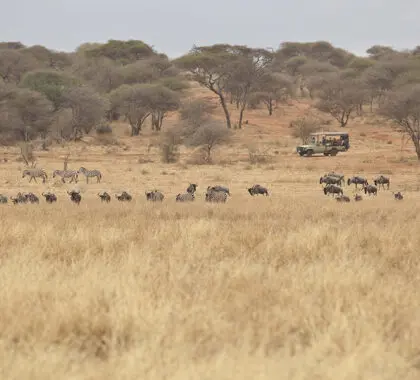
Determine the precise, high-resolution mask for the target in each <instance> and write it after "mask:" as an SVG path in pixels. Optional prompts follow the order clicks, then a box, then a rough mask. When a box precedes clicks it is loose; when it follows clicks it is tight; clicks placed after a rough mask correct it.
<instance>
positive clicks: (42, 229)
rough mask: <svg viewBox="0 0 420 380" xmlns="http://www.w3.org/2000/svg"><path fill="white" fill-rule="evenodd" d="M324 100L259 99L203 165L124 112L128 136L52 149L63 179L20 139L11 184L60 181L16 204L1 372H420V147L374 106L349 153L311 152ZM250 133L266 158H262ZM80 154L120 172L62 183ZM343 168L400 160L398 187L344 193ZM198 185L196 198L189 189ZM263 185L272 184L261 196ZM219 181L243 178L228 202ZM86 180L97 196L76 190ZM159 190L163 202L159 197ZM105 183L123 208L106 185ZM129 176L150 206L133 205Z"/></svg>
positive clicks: (55, 375) (6, 239)
mask: <svg viewBox="0 0 420 380" xmlns="http://www.w3.org/2000/svg"><path fill="white" fill-rule="evenodd" d="M193 91H196V92H197V93H198V92H199V91H200V90H198V89H195V90H194V89H193ZM309 105H310V102H309V101H304V100H302V101H291V102H289V104H288V105H282V106H281V107H279V109H278V110H277V111H276V112H275V113H274V115H272V116H268V115H266V112H265V111H264V110H263V109H257V110H251V111H247V116H246V118H247V120H248V123H247V124H246V125H244V126H243V128H242V130H241V131H239V132H235V133H234V137H233V139H232V140H231V141H230V142H229V144H227V145H226V146H223V147H220V148H216V149H215V151H214V153H213V155H214V156H213V157H214V162H213V164H211V165H210V164H209V165H207V164H206V165H197V164H194V163H191V161H189V159H190V156H191V155H192V154H193V152H192V150H191V149H186V148H185V149H184V148H182V149H181V158H180V160H179V162H177V163H170V164H166V163H162V162H161V160H160V152H159V149H158V148H156V147H155V146H154V145H153V141H154V140H153V139H154V134H153V133H152V132H149V131H148V130H146V131H144V132H143V133H142V134H141V135H140V136H136V137H129V136H127V135H126V132H127V129H128V126H127V125H125V124H124V123H123V122H122V121H120V122H115V123H114V124H113V130H114V134H115V136H114V137H115V140H116V141H118V144H101V143H100V142H97V143H95V141H94V140H95V137H92V138H91V140H89V144H88V143H86V142H83V141H80V142H68V143H66V144H64V145H63V146H61V145H57V144H56V145H53V146H51V147H49V149H48V150H47V151H42V150H39V151H37V152H36V157H37V162H38V166H39V167H42V168H44V169H45V170H46V171H47V173H48V175H49V178H48V180H47V182H46V183H45V184H44V183H42V181H41V180H40V179H38V183H33V182H31V183H29V182H28V178H22V170H23V169H24V166H25V165H24V164H23V162H22V160H21V159H20V153H19V149H18V148H16V147H7V148H6V147H5V148H2V151H1V154H2V156H0V158H4V159H5V160H1V163H0V193H2V194H5V195H14V194H16V193H17V192H18V191H25V192H27V191H32V192H34V193H36V194H38V195H40V194H41V192H43V191H44V192H45V191H48V190H49V191H53V192H54V193H56V194H57V196H58V202H57V203H54V204H51V205H50V204H47V203H46V202H45V201H44V199H41V202H40V204H39V205H30V204H28V205H13V204H11V203H9V204H7V205H1V207H0V219H1V224H0V247H1V252H0V253H1V255H0V287H1V291H0V337H1V339H0V357H1V360H0V373H1V377H2V378H3V379H8V380H14V379H16V380H17V379H19V380H20V379H32V380H37V379H39V380H41V379H42V380H49V379H91V380H96V379H98V380H107V379H120V380H124V379H127V380H128V379H130V380H131V379H153V380H155V379H171V380H172V379H173V380H177V379H182V380H185V379H202V380H205V379H209V380H210V379H226V380H227V379H233V380H234V379H241V380H242V379H253V380H255V379H290V380H315V379H320V380H321V379H322V380H326V379H328V380H333V379H334V380H335V379H343V380H356V379H358V380H359V379H363V380H375V379H378V380H379V379H380V380H385V379H389V380H395V379H401V380H402V379H407V380H411V379H413V380H414V379H418V378H419V376H420V298H419V289H420V256H419V246H420V234H419V226H420V218H419V206H418V201H419V199H420V196H419V189H420V182H419V179H418V178H419V177H418V176H419V167H418V163H417V160H416V159H415V158H414V157H415V152H414V150H413V149H412V147H411V145H410V144H404V143H403V141H402V140H401V134H400V133H397V132H396V131H395V130H394V129H392V128H391V127H390V126H389V125H386V124H384V125H383V126H380V125H378V122H377V121H375V118H374V117H371V116H365V117H362V116H360V117H357V118H356V119H355V120H353V121H352V124H351V126H349V127H348V128H347V129H346V130H348V132H349V134H350V143H351V148H350V150H349V151H348V152H345V153H340V154H338V155H337V156H336V157H324V156H321V157H299V156H298V155H297V154H296V152H295V147H296V145H298V144H299V143H300V141H299V140H298V139H297V138H294V137H292V135H291V131H290V128H289V123H290V121H291V120H293V119H295V118H296V117H298V116H299V115H303V114H305V112H306V111H307V109H308V107H309ZM217 112H219V113H216V116H218V117H220V118H222V117H223V115H222V113H221V112H220V110H218V111H217ZM176 118H177V116H176V115H171V116H169V117H168V120H167V121H166V124H165V128H171V125H172V124H173V125H175V123H176ZM330 129H332V130H339V129H340V127H338V126H336V125H334V124H332V126H330ZM98 141H99V140H98ZM250 147H251V148H252V149H254V150H258V151H261V152H265V158H264V159H261V160H259V161H258V162H250V159H249V151H250ZM67 155H69V168H72V169H78V168H79V167H80V166H85V167H87V168H90V169H93V168H96V169H99V170H101V172H102V173H103V179H102V181H101V182H100V183H96V180H95V179H93V180H91V181H90V182H89V184H86V181H85V178H84V177H83V176H80V177H79V182H78V183H77V184H63V183H62V182H61V181H60V178H55V179H53V178H52V177H51V173H52V171H53V170H54V169H61V168H62V166H63V159H64V157H66V156H67ZM333 170H334V171H336V172H340V173H343V174H345V175H346V178H348V177H350V176H353V175H363V176H366V177H367V178H368V180H369V181H371V179H372V178H373V177H375V176H377V175H379V174H384V175H387V176H389V177H390V178H391V188H390V190H383V189H380V190H379V192H378V195H377V196H376V197H375V196H371V197H369V196H367V195H364V194H363V197H364V199H363V201H362V202H354V201H353V199H352V201H351V202H350V203H338V202H336V201H335V200H333V198H332V197H331V196H325V195H324V193H323V192H322V186H321V185H320V184H319V178H320V177H321V176H322V175H324V174H325V173H327V172H329V171H333ZM189 183H196V184H198V189H197V195H196V200H195V201H194V202H192V203H177V202H175V196H176V195H177V194H178V193H182V192H184V191H185V189H186V187H187V186H188V184H189ZM256 183H258V184H261V185H263V186H266V187H267V188H268V190H269V192H270V195H269V196H268V197H264V196H255V197H251V196H250V195H249V194H248V193H247V190H246V189H247V188H248V187H250V186H252V185H254V184H256ZM214 184H220V185H225V186H228V187H229V188H230V192H231V196H230V197H229V198H228V201H227V202H226V203H225V204H209V203H207V202H205V200H204V193H205V190H206V188H207V186H209V185H214ZM73 188H77V189H79V190H80V193H81V195H82V202H81V204H80V205H79V206H77V205H75V204H73V203H71V202H70V200H69V196H68V195H67V194H66V191H67V190H71V189H73ZM155 188H156V189H158V190H160V191H162V192H163V193H164V195H165V199H164V201H163V202H162V203H151V202H147V201H146V197H145V194H144V193H145V191H150V190H152V189H155ZM104 190H105V191H108V192H109V193H110V194H111V195H112V197H113V199H112V201H111V202H110V203H109V204H102V203H101V202H100V199H99V198H98V196H97V194H98V193H99V192H101V191H104ZM123 190H126V191H128V192H129V193H130V194H132V196H133V201H132V202H130V203H128V202H127V203H121V202H117V201H116V199H115V197H114V194H115V193H118V192H121V191H123ZM391 191H401V192H402V193H403V194H404V200H403V201H396V200H394V197H393V195H392V192H391ZM344 193H345V194H347V195H349V196H350V197H352V196H353V194H354V186H347V184H346V185H345V186H344Z"/></svg>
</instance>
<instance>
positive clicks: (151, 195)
mask: <svg viewBox="0 0 420 380" xmlns="http://www.w3.org/2000/svg"><path fill="white" fill-rule="evenodd" d="M145 194H146V199H147V200H148V201H152V202H162V201H163V199H164V198H165V196H164V195H163V194H162V193H161V192H160V191H157V190H153V191H150V192H147V191H145Z"/></svg>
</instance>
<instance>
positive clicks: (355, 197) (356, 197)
mask: <svg viewBox="0 0 420 380" xmlns="http://www.w3.org/2000/svg"><path fill="white" fill-rule="evenodd" d="M362 199H363V197H362V196H361V195H360V194H355V195H354V200H355V201H356V202H360V201H361V200H362Z"/></svg>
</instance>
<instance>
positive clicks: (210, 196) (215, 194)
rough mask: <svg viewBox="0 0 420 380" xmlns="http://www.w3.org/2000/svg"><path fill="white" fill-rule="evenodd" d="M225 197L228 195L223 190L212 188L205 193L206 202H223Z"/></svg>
mask: <svg viewBox="0 0 420 380" xmlns="http://www.w3.org/2000/svg"><path fill="white" fill-rule="evenodd" d="M227 197H228V195H227V193H226V192H225V191H216V190H214V189H209V190H207V193H206V202H214V203H225V202H226V200H227Z"/></svg>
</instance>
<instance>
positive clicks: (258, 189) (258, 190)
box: [248, 184, 268, 196]
mask: <svg viewBox="0 0 420 380" xmlns="http://www.w3.org/2000/svg"><path fill="white" fill-rule="evenodd" d="M248 193H249V194H251V195H252V196H254V195H259V194H262V195H265V196H268V190H267V189H266V188H265V187H263V186H261V185H258V184H257V185H254V186H252V187H250V188H249V189H248Z"/></svg>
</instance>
